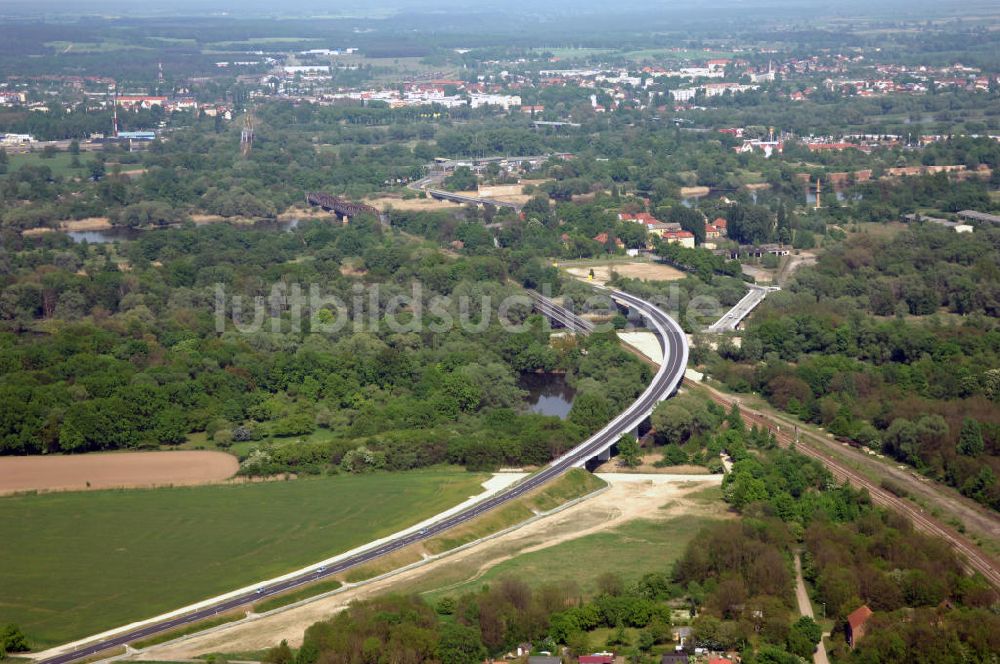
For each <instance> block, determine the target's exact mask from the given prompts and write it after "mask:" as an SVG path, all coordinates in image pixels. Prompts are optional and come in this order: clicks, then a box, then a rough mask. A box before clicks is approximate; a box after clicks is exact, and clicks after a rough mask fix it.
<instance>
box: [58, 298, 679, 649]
mask: <svg viewBox="0 0 1000 664" xmlns="http://www.w3.org/2000/svg"><path fill="white" fill-rule="evenodd" d="M612 295H613V296H614V298H615V299H616V300H618V301H619V302H622V303H624V304H627V305H628V306H630V307H631V308H633V309H634V310H637V311H639V312H640V313H641V314H642V315H643V317H644V318H645V319H646V322H647V324H648V325H649V326H650V327H652V329H653V330H654V331H655V332H656V333H657V335H658V336H659V339H660V344H661V345H662V346H663V348H664V354H663V356H664V362H663V364H662V365H661V366H660V369H659V371H658V372H657V374H656V376H655V377H654V378H653V381H652V383H650V385H649V387H647V388H646V390H645V391H644V392H643V393H642V394H641V395H640V396H639V398H638V399H637V400H636V401H635V402H634V403H633V404H632V405H631V406H629V407H628V408H627V409H626V410H625V411H624V412H623V413H621V414H620V415H618V416H617V417H616V418H615V419H613V420H612V421H611V422H609V423H608V424H607V425H606V426H605V427H604V428H603V429H601V430H600V431H598V432H597V433H596V434H594V435H593V436H591V437H590V438H588V439H587V440H585V441H584V442H583V443H581V444H580V445H578V446H576V447H574V448H573V449H572V450H570V451H569V452H567V453H566V454H564V455H563V456H561V457H559V458H558V459H556V460H555V461H553V462H552V463H551V464H549V465H548V466H546V467H545V468H544V469H542V470H541V471H539V472H537V473H535V474H534V475H531V476H529V477H527V478H525V479H524V480H523V481H522V482H520V483H519V484H516V485H514V486H512V487H510V488H508V489H507V490H505V491H503V492H500V493H498V494H496V495H494V496H492V497H490V498H487V499H486V500H483V501H482V502H480V503H477V504H475V505H472V506H471V507H469V508H467V509H465V510H463V511H461V512H458V513H456V514H453V515H451V516H448V517H446V518H443V519H441V520H440V521H436V522H434V523H432V524H431V525H429V526H427V527H426V528H424V529H422V530H420V531H418V532H413V533H409V534H406V535H402V536H400V537H398V538H396V539H393V540H391V541H387V542H383V543H382V544H380V545H379V546H377V547H374V548H371V549H368V550H365V551H362V552H361V553H358V554H356V555H354V556H351V557H349V558H345V559H343V560H340V561H338V562H336V563H332V564H330V565H328V566H326V567H323V568H318V569H314V570H312V571H309V572H304V573H303V574H301V575H299V576H295V577H292V578H289V579H285V580H283V581H276V582H273V583H269V584H262V585H261V586H260V587H259V588H257V589H256V591H251V592H248V593H245V594H242V595H239V596H236V597H232V598H229V599H225V600H221V601H219V602H218V603H216V604H213V605H211V606H207V607H205V608H202V609H198V610H197V611H193V612H191V613H186V614H184V615H181V616H177V617H175V618H170V619H168V620H164V621H162V622H157V623H154V624H150V625H147V626H144V627H137V628H136V629H134V630H130V631H127V632H122V633H121V634H118V635H115V636H111V637H108V638H107V639H105V640H103V641H97V642H92V643H88V644H85V645H82V646H80V647H78V648H74V649H72V650H67V651H66V652H63V653H60V654H58V655H55V656H53V657H50V658H47V659H43V660H38V661H39V662H41V664H66V663H68V662H73V661H75V660H78V659H83V658H86V657H92V656H93V655H95V654H96V653H100V652H103V651H105V650H109V649H111V648H117V647H120V646H123V645H126V644H128V643H132V642H134V641H140V640H142V639H146V638H148V637H150V636H153V635H155V634H160V633H162V632H166V631H168V630H173V629H176V628H178V627H182V626H184V625H189V624H191V623H195V622H198V621H201V620H206V619H208V618H212V617H213V616H216V615H218V614H222V613H226V612H229V611H232V610H234V609H238V608H241V607H247V606H250V605H253V604H255V603H257V602H259V601H260V600H262V599H265V598H267V597H271V596H273V595H278V594H281V593H284V592H287V591H289V590H291V589H293V588H298V587H299V586H303V585H306V584H308V583H312V582H314V581H319V580H321V579H325V578H328V577H331V576H333V575H335V574H339V573H341V572H343V571H345V570H347V569H350V568H352V567H356V566H358V565H362V564H364V563H367V562H369V561H372V560H375V559H377V558H380V557H382V556H385V555H388V554H390V553H393V552H395V551H398V550H400V549H403V548H404V547H407V546H409V545H411V544H414V543H416V542H419V541H421V540H425V539H429V538H432V537H435V536H437V535H439V534H441V533H442V532H444V531H446V530H448V529H449V528H453V527H455V526H457V525H460V524H462V523H465V522H467V521H470V520H472V519H475V518H476V517H478V516H480V515H481V514H483V513H485V512H488V511H490V510H492V509H494V508H496V507H498V506H500V505H503V504H504V503H507V502H509V501H511V500H513V499H515V498H517V497H519V496H522V495H524V494H526V493H528V492H530V491H534V490H535V489H537V488H539V487H540V486H542V485H544V484H546V483H548V482H550V481H551V480H553V479H555V478H557V477H559V476H560V475H562V474H563V473H565V472H566V471H567V470H569V469H570V468H574V467H580V466H584V465H585V464H586V463H587V461H588V460H589V459H592V458H593V457H595V456H597V454H598V453H599V452H602V451H604V450H605V449H607V448H608V447H610V446H611V445H612V444H613V443H614V442H615V441H617V440H618V438H619V437H620V436H621V435H622V434H623V433H625V432H628V431H631V430H632V429H634V428H635V427H636V426H638V424H639V423H640V422H641V421H642V420H644V419H645V418H646V417H647V416H648V415H649V414H650V413H651V412H652V410H653V407H654V406H655V405H656V404H657V403H658V402H660V401H662V400H663V399H665V398H667V397H669V396H670V395H671V394H673V392H674V391H675V390H676V389H677V386H678V385H679V384H680V382H681V380H682V379H683V377H684V369H685V367H686V366H687V356H688V347H687V339H686V337H685V336H684V333H683V331H682V330H681V327H680V325H678V324H677V323H676V322H675V321H674V320H673V319H671V318H670V317H669V316H668V315H667V314H666V313H664V312H663V311H662V310H660V309H659V308H657V307H655V306H654V305H652V304H650V303H648V302H645V301H644V300H641V299H639V298H637V297H635V296H633V295H628V294H626V293H622V292H620V291H612Z"/></svg>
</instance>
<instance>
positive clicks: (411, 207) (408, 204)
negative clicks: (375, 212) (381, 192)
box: [365, 196, 462, 212]
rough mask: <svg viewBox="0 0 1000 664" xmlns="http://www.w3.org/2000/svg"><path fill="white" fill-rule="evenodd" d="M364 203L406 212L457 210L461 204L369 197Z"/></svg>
mask: <svg viewBox="0 0 1000 664" xmlns="http://www.w3.org/2000/svg"><path fill="white" fill-rule="evenodd" d="M365 203H366V204H368V205H371V206H373V207H376V208H378V209H379V210H382V211H383V212H385V211H387V210H389V209H390V208H392V209H394V210H404V211H407V212H414V211H415V212H437V211H440V210H459V209H461V207H462V205H461V204H460V203H453V202H451V201H439V200H437V199H435V198H390V197H388V196H383V197H382V198H369V199H367V200H365Z"/></svg>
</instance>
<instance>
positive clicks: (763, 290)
mask: <svg viewBox="0 0 1000 664" xmlns="http://www.w3.org/2000/svg"><path fill="white" fill-rule="evenodd" d="M776 290H781V289H779V288H777V287H776V286H754V285H750V292H748V293H747V294H746V295H744V296H743V298H742V299H741V300H740V301H739V302H737V303H736V305H735V306H734V307H733V308H732V309H730V310H729V311H727V312H726V313H724V314H723V315H722V318H720V319H719V320H717V321H715V322H714V323H712V324H711V325H710V326H709V327H708V331H709V332H725V331H732V330H735V329H736V326H737V325H739V324H740V323H741V322H743V319H744V318H746V317H747V316H749V315H750V312H751V311H753V310H754V309H756V308H757V305H759V304H760V303H761V302H763V301H764V298H765V297H767V294H768V293H770V292H771V291H776Z"/></svg>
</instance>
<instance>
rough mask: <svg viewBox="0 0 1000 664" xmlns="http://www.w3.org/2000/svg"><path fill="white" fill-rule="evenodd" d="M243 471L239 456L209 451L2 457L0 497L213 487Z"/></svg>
mask: <svg viewBox="0 0 1000 664" xmlns="http://www.w3.org/2000/svg"><path fill="white" fill-rule="evenodd" d="M238 468H239V462H237V460H236V457H234V456H232V455H230V454H226V453H224V452H208V451H177V452H116V453H109V454H82V455H79V456H29V457H0V495H4V494H10V493H17V492H19V491H79V490H86V489H117V488H142V487H154V486H168V485H173V486H182V485H192V484H208V483H212V482H221V481H223V480H226V479H229V478H230V477H232V476H233V474H234V473H235V472H236V470H237V469H238Z"/></svg>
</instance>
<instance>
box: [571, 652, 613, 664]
mask: <svg viewBox="0 0 1000 664" xmlns="http://www.w3.org/2000/svg"><path fill="white" fill-rule="evenodd" d="M579 662H580V664H615V656H614V655H612V654H609V653H604V652H602V653H598V654H596V655H580V659H579Z"/></svg>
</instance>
